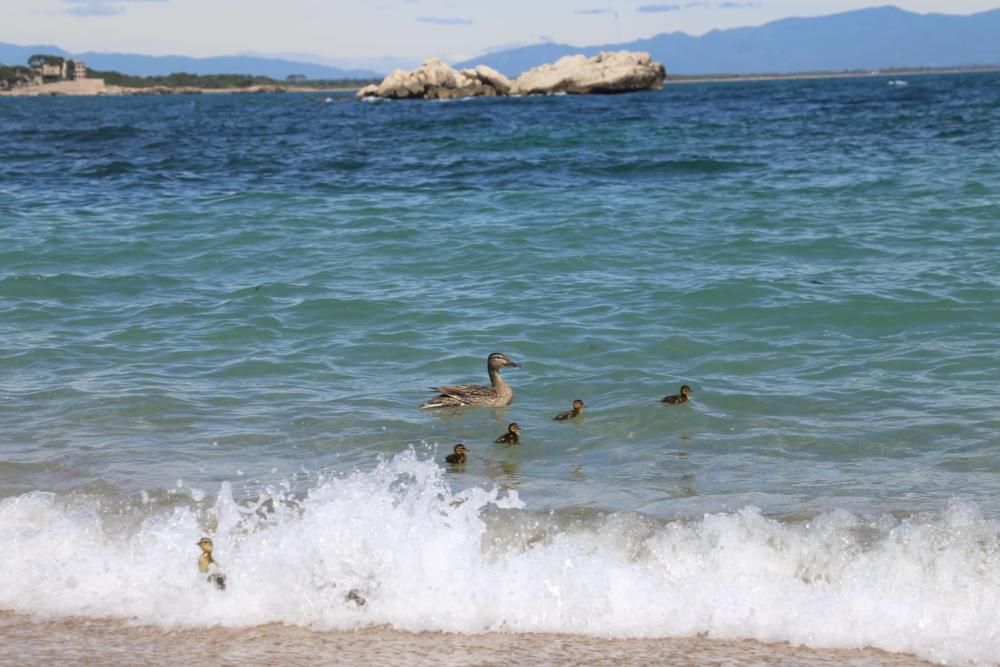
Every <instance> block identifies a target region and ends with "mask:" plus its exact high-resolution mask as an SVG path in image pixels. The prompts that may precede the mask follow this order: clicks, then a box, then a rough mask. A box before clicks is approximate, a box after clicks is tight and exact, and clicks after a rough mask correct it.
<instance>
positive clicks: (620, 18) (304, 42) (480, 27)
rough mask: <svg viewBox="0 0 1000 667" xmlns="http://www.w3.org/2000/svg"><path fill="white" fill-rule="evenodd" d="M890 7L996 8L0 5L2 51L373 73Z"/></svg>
mask: <svg viewBox="0 0 1000 667" xmlns="http://www.w3.org/2000/svg"><path fill="white" fill-rule="evenodd" d="M885 4H895V5H896V6H898V7H902V8H904V9H908V10H911V11H916V12H942V13H948V14H969V13H973V12H979V11H984V10H987V9H995V8H998V7H1000V1H998V0H896V1H895V2H891V1H889V0H883V1H881V2H879V1H875V2H871V1H866V0H633V1H629V2H625V1H622V0H504V1H503V2H496V1H495V0H494V1H487V0H370V1H363V0H351V1H348V0H0V15H2V16H3V17H4V20H3V23H2V24H0V42H8V43H14V44H54V45H57V46H60V47H62V48H64V49H66V50H68V51H70V52H74V53H82V52H84V51H106V52H128V53H146V54H153V55H166V54H176V55H189V56H212V55H226V54H246V53H253V54H265V55H282V56H292V57H295V58H298V59H308V60H311V61H314V62H325V63H329V64H341V65H350V66H362V67H374V66H376V65H381V66H385V65H386V64H400V65H405V64H408V63H414V64H415V63H418V62H419V61H420V60H422V59H424V58H428V57H431V56H439V57H442V58H445V59H446V60H451V61H455V60H462V59H465V58H470V57H474V56H476V55H480V54H482V53H484V52H487V51H492V50H497V49H500V48H506V47H511V46H523V45H527V44H535V43H538V42H542V41H555V42H561V43H568V44H575V45H590V44H607V43H614V42H619V41H629V40H633V39H638V38H642V37H650V36H652V35H655V34H658V33H662V32H673V31H682V32H687V33H689V34H693V35H698V34H703V33H705V32H707V31H709V30H712V29H722V28H732V27H738V26H747V25H760V24H763V23H767V22H768V21H773V20H775V19H779V18H784V17H788V16H818V15H822V14H832V13H836V12H840V11H847V10H851V9H859V8H862V7H873V6H878V5H885Z"/></svg>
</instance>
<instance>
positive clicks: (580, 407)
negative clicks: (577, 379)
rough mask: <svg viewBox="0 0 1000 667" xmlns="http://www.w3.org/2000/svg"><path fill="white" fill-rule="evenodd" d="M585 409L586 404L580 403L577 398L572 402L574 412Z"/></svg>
mask: <svg viewBox="0 0 1000 667" xmlns="http://www.w3.org/2000/svg"><path fill="white" fill-rule="evenodd" d="M585 407H587V404H586V403H584V402H583V401H581V400H580V399H579V398H578V399H576V400H575V401H573V409H574V410H576V411H577V412H579V411H580V410H583V409H584V408H585Z"/></svg>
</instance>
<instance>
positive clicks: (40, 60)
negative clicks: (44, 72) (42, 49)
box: [28, 53, 66, 67]
mask: <svg viewBox="0 0 1000 667" xmlns="http://www.w3.org/2000/svg"><path fill="white" fill-rule="evenodd" d="M64 62H66V59H65V58H61V57H59V56H52V55H48V54H44V53H36V54H35V55H33V56H31V57H30V58H28V67H41V66H42V65H58V66H61V65H62V64H63V63H64Z"/></svg>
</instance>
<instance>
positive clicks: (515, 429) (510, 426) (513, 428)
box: [507, 422, 521, 433]
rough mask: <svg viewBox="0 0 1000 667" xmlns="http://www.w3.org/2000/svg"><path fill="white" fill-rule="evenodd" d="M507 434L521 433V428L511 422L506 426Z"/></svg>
mask: <svg viewBox="0 0 1000 667" xmlns="http://www.w3.org/2000/svg"><path fill="white" fill-rule="evenodd" d="M507 432H508V433H520V432H521V427H520V426H518V425H517V422H511V423H509V424H507Z"/></svg>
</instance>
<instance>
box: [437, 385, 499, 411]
mask: <svg viewBox="0 0 1000 667" xmlns="http://www.w3.org/2000/svg"><path fill="white" fill-rule="evenodd" d="M431 391H436V392H438V395H437V396H435V397H434V398H432V399H431V400H429V401H427V402H426V403H423V404H422V405H421V406H420V407H421V408H446V407H458V406H461V405H468V404H469V403H476V402H479V399H482V398H485V397H489V396H493V395H494V394H495V393H496V392H494V391H493V388H492V387H484V386H482V385H478V384H456V385H446V386H443V387H431Z"/></svg>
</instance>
